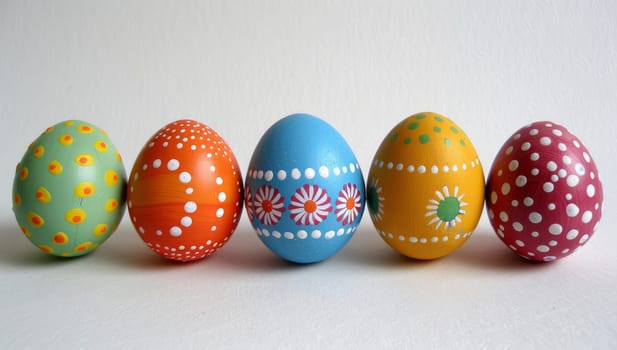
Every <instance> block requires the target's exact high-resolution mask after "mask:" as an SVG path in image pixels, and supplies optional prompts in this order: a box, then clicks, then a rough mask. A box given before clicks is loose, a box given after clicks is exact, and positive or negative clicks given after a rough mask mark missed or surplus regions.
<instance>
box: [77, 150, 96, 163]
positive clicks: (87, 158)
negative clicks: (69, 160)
mask: <svg viewBox="0 0 617 350" xmlns="http://www.w3.org/2000/svg"><path fill="white" fill-rule="evenodd" d="M75 163H77V165H81V166H92V165H93V164H94V157H93V156H92V155H91V154H88V153H82V154H78V155H77V156H76V157H75Z"/></svg>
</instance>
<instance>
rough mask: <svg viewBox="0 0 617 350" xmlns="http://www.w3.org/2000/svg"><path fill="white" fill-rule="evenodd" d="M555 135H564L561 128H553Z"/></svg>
mask: <svg viewBox="0 0 617 350" xmlns="http://www.w3.org/2000/svg"><path fill="white" fill-rule="evenodd" d="M553 135H555V136H563V133H562V132H561V130H559V129H553Z"/></svg>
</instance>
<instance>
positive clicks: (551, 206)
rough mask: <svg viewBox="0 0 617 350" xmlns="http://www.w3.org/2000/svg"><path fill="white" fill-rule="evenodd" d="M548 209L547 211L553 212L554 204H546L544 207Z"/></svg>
mask: <svg viewBox="0 0 617 350" xmlns="http://www.w3.org/2000/svg"><path fill="white" fill-rule="evenodd" d="M546 207H547V208H548V210H555V208H556V207H555V203H548V205H547V206H546Z"/></svg>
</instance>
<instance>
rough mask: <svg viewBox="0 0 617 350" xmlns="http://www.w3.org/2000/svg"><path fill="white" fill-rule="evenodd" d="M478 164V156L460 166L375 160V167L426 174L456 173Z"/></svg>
mask: <svg viewBox="0 0 617 350" xmlns="http://www.w3.org/2000/svg"><path fill="white" fill-rule="evenodd" d="M476 166H480V160H479V159H478V158H476V159H474V160H472V161H471V162H469V165H467V163H462V164H461V165H460V166H459V165H458V164H454V165H443V166H441V167H439V166H437V165H434V164H433V165H430V166H428V165H424V164H420V165H413V164H409V165H405V164H403V163H396V164H395V163H393V162H385V161H383V160H378V159H375V160H374V161H373V167H378V168H384V167H385V168H386V169H388V170H397V171H403V170H406V171H407V172H408V173H413V172H417V173H419V174H425V173H431V174H438V173H439V172H442V173H449V172H453V173H456V172H458V171H459V170H461V171H465V170H467V169H471V168H475V167H476Z"/></svg>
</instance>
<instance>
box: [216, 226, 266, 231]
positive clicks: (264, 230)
mask: <svg viewBox="0 0 617 350" xmlns="http://www.w3.org/2000/svg"><path fill="white" fill-rule="evenodd" d="M210 231H212V232H214V231H216V225H212V226H211V227H210ZM264 231H265V230H264Z"/></svg>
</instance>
